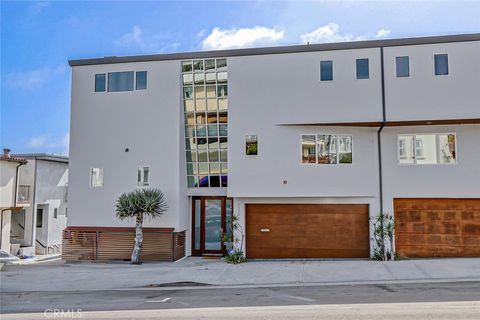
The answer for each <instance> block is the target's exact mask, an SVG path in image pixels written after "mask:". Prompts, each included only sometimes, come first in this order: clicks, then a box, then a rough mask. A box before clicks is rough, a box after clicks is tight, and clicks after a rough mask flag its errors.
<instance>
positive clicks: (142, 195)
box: [115, 189, 168, 220]
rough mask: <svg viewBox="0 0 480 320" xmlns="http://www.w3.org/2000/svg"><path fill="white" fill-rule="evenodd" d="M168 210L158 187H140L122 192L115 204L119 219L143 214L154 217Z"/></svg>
mask: <svg viewBox="0 0 480 320" xmlns="http://www.w3.org/2000/svg"><path fill="white" fill-rule="evenodd" d="M167 210H168V205H167V201H166V199H165V195H164V194H163V192H162V191H161V190H159V189H141V190H135V191H132V192H129V193H123V194H122V195H120V197H118V199H117V202H116V204H115V214H116V216H117V217H118V218H119V219H120V220H124V219H128V218H133V217H135V216H137V215H139V214H142V213H143V214H144V215H146V216H148V217H150V218H156V217H159V216H160V215H162V214H163V213H165V212H166V211H167Z"/></svg>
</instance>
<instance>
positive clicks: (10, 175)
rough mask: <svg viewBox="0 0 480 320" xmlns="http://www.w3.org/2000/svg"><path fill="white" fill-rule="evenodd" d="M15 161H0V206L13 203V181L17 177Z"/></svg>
mask: <svg viewBox="0 0 480 320" xmlns="http://www.w3.org/2000/svg"><path fill="white" fill-rule="evenodd" d="M17 166H18V163H17V162H9V161H0V208H1V209H4V208H11V207H13V206H14V205H15V192H16V190H15V181H16V179H17Z"/></svg>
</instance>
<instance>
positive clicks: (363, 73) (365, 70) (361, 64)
mask: <svg viewBox="0 0 480 320" xmlns="http://www.w3.org/2000/svg"><path fill="white" fill-rule="evenodd" d="M368 78H370V70H369V66H368V59H357V79H368Z"/></svg>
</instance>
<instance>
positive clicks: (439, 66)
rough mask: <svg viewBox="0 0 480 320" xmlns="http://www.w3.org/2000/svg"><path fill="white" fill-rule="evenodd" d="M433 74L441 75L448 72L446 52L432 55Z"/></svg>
mask: <svg viewBox="0 0 480 320" xmlns="http://www.w3.org/2000/svg"><path fill="white" fill-rule="evenodd" d="M434 61H435V75H436V76H443V75H447V74H448V54H436V55H434Z"/></svg>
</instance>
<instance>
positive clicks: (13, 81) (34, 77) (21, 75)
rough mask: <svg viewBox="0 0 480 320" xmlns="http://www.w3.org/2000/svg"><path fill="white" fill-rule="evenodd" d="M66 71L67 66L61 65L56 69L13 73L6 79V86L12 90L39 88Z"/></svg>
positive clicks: (44, 68)
mask: <svg viewBox="0 0 480 320" xmlns="http://www.w3.org/2000/svg"><path fill="white" fill-rule="evenodd" d="M66 71H67V68H66V65H65V64H59V65H58V66H57V67H55V68H50V67H43V68H39V69H34V70H30V71H13V72H10V73H8V74H7V76H6V77H5V84H6V85H7V86H8V87H10V88H21V89H32V88H38V87H41V86H42V85H44V84H45V82H47V81H48V80H49V79H50V78H51V77H53V76H55V75H57V74H61V73H64V72H66Z"/></svg>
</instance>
